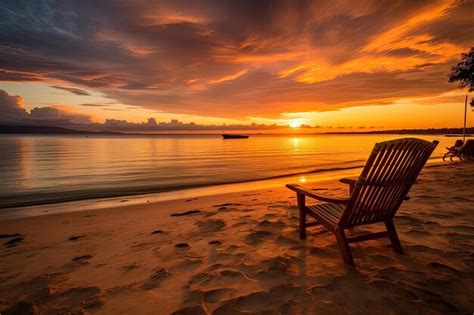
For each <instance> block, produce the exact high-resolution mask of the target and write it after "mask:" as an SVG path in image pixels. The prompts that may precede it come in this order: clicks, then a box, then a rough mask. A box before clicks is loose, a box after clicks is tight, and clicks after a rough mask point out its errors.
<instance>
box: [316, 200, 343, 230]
mask: <svg viewBox="0 0 474 315" xmlns="http://www.w3.org/2000/svg"><path fill="white" fill-rule="evenodd" d="M345 209H346V206H345V205H342V204H336V203H329V202H324V203H318V204H316V205H313V206H308V210H309V211H308V213H309V214H310V215H311V216H312V217H314V218H315V219H316V220H320V221H322V222H321V223H323V224H324V225H328V224H329V225H330V226H336V225H337V224H338V223H339V221H340V219H341V216H342V214H343V213H344V210H345Z"/></svg>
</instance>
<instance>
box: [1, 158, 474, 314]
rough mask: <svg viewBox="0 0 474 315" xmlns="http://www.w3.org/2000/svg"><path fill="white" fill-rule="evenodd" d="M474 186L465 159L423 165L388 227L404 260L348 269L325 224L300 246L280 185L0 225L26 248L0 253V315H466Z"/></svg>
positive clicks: (379, 250) (375, 257) (376, 260)
mask: <svg viewBox="0 0 474 315" xmlns="http://www.w3.org/2000/svg"><path fill="white" fill-rule="evenodd" d="M309 186H311V185H309ZM316 187H318V188H331V189H333V190H332V193H335V194H344V193H345V192H346V190H345V188H346V187H344V186H343V185H342V184H338V183H336V182H325V183H319V184H317V186H316ZM473 187H474V163H464V164H462V163H458V164H454V163H453V164H443V165H437V166H432V167H428V168H426V169H425V170H424V171H423V174H422V176H420V178H419V181H418V184H417V185H416V186H415V187H414V188H413V189H412V191H411V192H410V196H411V200H410V201H408V202H405V203H404V204H403V205H402V207H401V209H400V211H399V212H398V215H397V217H396V219H395V223H396V226H397V228H398V231H399V236H400V239H401V242H402V246H403V247H404V249H405V255H398V254H396V253H394V252H393V250H392V248H391V246H390V242H389V241H388V239H380V240H373V241H367V242H362V243H357V244H353V245H351V247H352V249H353V255H354V259H355V262H356V265H357V268H356V269H354V268H351V267H346V266H345V265H344V264H343V263H342V260H341V258H340V255H339V252H338V249H337V245H336V242H335V239H334V236H333V235H332V234H331V233H329V232H327V231H325V230H324V229H323V228H322V227H314V228H310V229H309V230H308V232H309V235H308V238H307V239H306V240H304V241H303V240H300V239H299V238H298V233H297V222H298V219H297V209H296V207H295V205H294V204H295V198H294V195H293V193H292V192H290V191H288V190H286V189H284V188H283V187H282V188H278V189H271V190H270V191H269V190H268V189H265V190H260V191H251V192H245V193H238V194H227V195H219V196H208V197H200V198H198V199H195V200H191V201H187V200H184V199H183V200H177V201H164V202H157V203H146V202H145V203H143V204H138V205H130V206H127V205H126V204H127V203H126V202H124V203H123V206H121V207H118V208H110V209H101V210H95V211H82V212H73V213H63V214H54V215H45V216H39V217H31V218H21V219H10V220H2V221H0V234H16V233H18V234H20V235H17V236H11V237H4V238H2V239H0V241H1V243H0V244H4V243H6V242H9V241H10V242H11V241H12V240H15V239H17V238H23V240H20V241H18V242H16V243H13V245H15V246H13V247H7V246H6V245H3V246H0V310H3V311H0V313H2V315H3V314H5V313H6V314H8V313H9V312H13V313H28V312H30V313H34V312H37V313H48V312H53V313H54V312H73V313H82V312H84V313H106V314H116V313H127V314H146V313H149V314H158V313H173V312H178V313H189V314H200V313H216V314H233V313H240V312H244V313H261V312H268V313H285V314H286V313H322V314H332V313H335V314H338V313H354V314H372V313H374V314H379V313H384V314H385V313H405V314H418V313H444V314H447V313H465V314H471V313H472V312H473V311H474V299H473V298H472V295H473V292H474V193H473V190H472V188H473ZM225 203H228V204H227V205H223V204H225ZM65 206H68V205H65ZM69 206H71V205H69ZM190 210H199V212H197V213H192V214H188V215H182V216H171V214H175V213H182V212H186V211H190ZM377 229H381V227H379V226H371V227H369V228H368V230H371V231H374V230H377ZM360 230H363V228H360V229H356V231H355V232H357V231H360ZM154 231H158V232H156V233H155V234H152V233H153V232H154ZM70 237H77V239H74V238H73V240H69V238H70ZM176 245H179V246H182V247H177V246H176Z"/></svg>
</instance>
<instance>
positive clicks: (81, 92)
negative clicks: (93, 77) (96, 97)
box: [51, 85, 90, 96]
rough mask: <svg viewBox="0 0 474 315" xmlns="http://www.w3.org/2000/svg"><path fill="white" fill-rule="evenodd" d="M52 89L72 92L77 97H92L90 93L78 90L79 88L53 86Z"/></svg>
mask: <svg viewBox="0 0 474 315" xmlns="http://www.w3.org/2000/svg"><path fill="white" fill-rule="evenodd" d="M51 87H52V88H55V89H59V90H64V91H68V92H71V93H73V94H76V95H83V96H84V95H90V94H89V92H87V91H84V90H81V89H78V88H73V87H67V86H57V85H51Z"/></svg>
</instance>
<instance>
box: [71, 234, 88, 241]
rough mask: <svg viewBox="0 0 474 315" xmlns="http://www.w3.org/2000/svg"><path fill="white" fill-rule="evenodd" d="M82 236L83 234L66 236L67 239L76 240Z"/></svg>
mask: <svg viewBox="0 0 474 315" xmlns="http://www.w3.org/2000/svg"><path fill="white" fill-rule="evenodd" d="M83 236H84V235H78V236H75V235H73V236H70V237H69V238H68V240H69V241H77V240H78V239H80V238H82V237H83Z"/></svg>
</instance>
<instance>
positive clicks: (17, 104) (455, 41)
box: [0, 0, 474, 130]
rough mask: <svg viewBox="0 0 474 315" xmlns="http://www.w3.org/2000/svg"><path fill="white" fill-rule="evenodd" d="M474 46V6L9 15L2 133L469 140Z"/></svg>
mask: <svg viewBox="0 0 474 315" xmlns="http://www.w3.org/2000/svg"><path fill="white" fill-rule="evenodd" d="M472 34H474V1H451V0H449V1H411V0H410V1H408V0H407V1H379V0H373V1H369V0H362V1H339V0H334V1H223V0H215V1H205V0H199V1H180V0H174V1H144V0H139V1H126V0H122V1H58V2H51V1H39V0H38V1H18V0H15V1H2V3H1V4H0V123H1V124H49V125H60V126H78V125H79V126H86V127H87V126H91V128H92V127H94V126H95V127H94V128H99V127H100V128H106V127H107V125H109V126H115V129H127V128H128V129H147V128H149V129H150V130H153V129H154V127H155V123H154V122H155V121H156V122H158V123H159V122H163V121H166V122H169V121H170V120H172V119H177V120H179V121H180V122H183V123H184V125H185V126H187V124H188V123H190V122H195V123H196V124H197V125H198V126H200V127H199V128H202V129H205V125H209V124H217V125H221V124H223V123H225V124H237V125H249V124H251V123H257V124H266V125H268V124H277V125H292V126H293V127H298V126H299V125H301V124H307V125H313V126H322V129H324V130H325V129H327V128H339V129H346V128H356V129H363V128H377V129H390V128H428V127H460V126H462V119H463V103H464V95H465V93H466V91H461V90H457V89H456V84H454V83H448V82H447V75H448V73H449V69H450V67H451V66H452V65H453V64H455V63H456V62H457V61H458V60H459V59H460V55H461V53H463V52H467V51H468V50H469V49H470V47H471V46H474V41H473V38H474V37H473V35H472ZM471 116H474V113H473V114H471ZM149 118H153V119H154V120H153V119H152V120H148V119H149ZM118 120H120V121H118ZM147 121H148V123H146V122H147ZM104 122H105V123H104ZM473 123H474V118H470V120H469V124H470V125H472V124H473ZM174 125H179V123H177V122H176V121H175V123H169V126H170V128H176V127H175V126H174ZM181 125H182V124H181ZM360 127H362V128H360Z"/></svg>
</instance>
